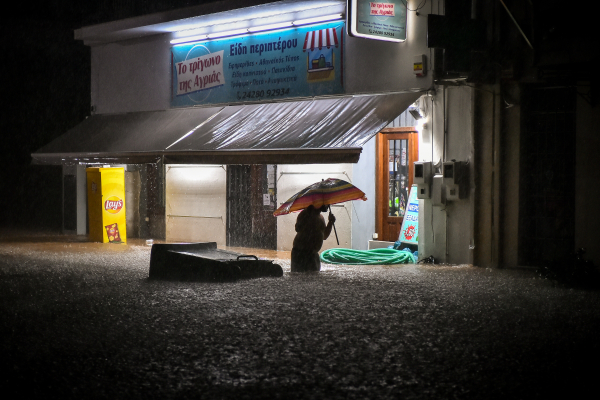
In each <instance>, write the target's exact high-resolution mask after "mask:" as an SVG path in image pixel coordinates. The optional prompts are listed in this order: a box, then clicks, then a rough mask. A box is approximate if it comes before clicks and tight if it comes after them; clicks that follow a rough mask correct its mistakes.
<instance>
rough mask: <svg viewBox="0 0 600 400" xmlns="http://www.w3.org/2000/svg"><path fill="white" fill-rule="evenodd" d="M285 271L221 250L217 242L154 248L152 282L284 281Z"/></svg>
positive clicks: (268, 261)
mask: <svg viewBox="0 0 600 400" xmlns="http://www.w3.org/2000/svg"><path fill="white" fill-rule="evenodd" d="M280 276H283V269H282V268H281V266H280V265H278V264H274V263H273V261H271V260H259V259H258V257H256V256H253V255H246V254H241V253H236V252H233V251H226V250H220V249H217V243H215V242H203V243H167V244H153V245H152V251H151V253H150V274H149V277H150V279H164V280H178V281H201V282H231V281H236V280H238V279H249V278H260V277H280Z"/></svg>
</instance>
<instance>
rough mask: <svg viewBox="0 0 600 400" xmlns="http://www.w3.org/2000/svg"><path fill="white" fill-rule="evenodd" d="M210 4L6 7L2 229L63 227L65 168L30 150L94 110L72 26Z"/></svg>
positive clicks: (85, 60)
mask: <svg viewBox="0 0 600 400" xmlns="http://www.w3.org/2000/svg"><path fill="white" fill-rule="evenodd" d="M204 2H207V1H202V0H196V1H191V0H169V1H165V0H159V1H147V0H101V1H97V2H93V3H92V2H87V1H85V2H84V1H77V0H57V1H39V0H34V1H29V2H17V3H16V4H14V5H11V10H16V11H11V12H5V13H3V14H4V15H3V18H2V24H1V27H0V29H1V32H2V40H1V41H0V46H2V47H1V51H0V54H2V62H1V65H2V67H1V68H2V70H1V72H2V73H1V77H2V78H1V79H2V84H1V88H2V97H1V99H2V107H0V109H1V113H2V114H1V115H0V124H1V125H0V132H1V133H0V141H1V142H0V149H1V152H2V160H3V162H2V168H0V187H1V188H2V195H1V196H0V210H1V211H0V228H2V227H4V228H6V227H36V228H43V229H52V230H58V229H60V227H61V207H62V205H61V204H62V201H61V185H62V183H61V167H58V166H37V165H31V157H30V154H31V153H32V152H34V151H36V150H37V149H39V148H40V147H42V146H43V145H45V144H47V143H49V142H50V141H52V140H53V139H54V138H56V137H58V136H60V135H62V134H63V133H65V132H66V131H67V130H69V129H71V128H72V127H74V126H75V125H77V124H78V123H79V122H81V121H82V120H84V119H85V117H86V116H89V115H90V48H89V47H86V46H84V45H83V43H82V42H80V41H76V40H74V30H75V29H78V28H81V27H83V26H88V25H94V24H97V23H102V22H107V21H111V20H116V19H122V18H127V17H132V16H137V15H144V14H149V13H153V12H159V11H165V10H169V9H173V8H178V7H185V6H189V5H195V4H199V3H204Z"/></svg>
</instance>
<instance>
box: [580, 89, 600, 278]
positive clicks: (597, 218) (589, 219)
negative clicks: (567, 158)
mask: <svg viewBox="0 0 600 400" xmlns="http://www.w3.org/2000/svg"><path fill="white" fill-rule="evenodd" d="M578 90H579V91H580V92H581V93H585V92H586V90H589V88H585V87H583V88H578ZM592 90H593V89H592ZM576 125H577V133H576V167H575V193H574V196H575V247H576V248H581V247H583V248H585V249H586V253H585V255H584V256H583V257H584V258H585V259H586V260H591V261H593V262H594V264H595V265H596V266H600V246H598V236H599V235H598V230H599V227H600V212H599V211H598V206H597V204H596V203H597V202H598V199H600V168H598V149H599V148H600V136H599V135H598V132H599V131H600V105H597V104H596V105H595V106H591V105H590V104H589V103H588V102H586V101H585V100H584V99H583V98H582V96H578V98H577V120H576Z"/></svg>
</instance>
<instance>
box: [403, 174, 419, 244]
mask: <svg viewBox="0 0 600 400" xmlns="http://www.w3.org/2000/svg"><path fill="white" fill-rule="evenodd" d="M398 240H399V241H401V242H402V243H409V244H419V199H417V185H412V187H411V188H410V194H409V195H408V206H407V207H406V212H405V213H404V220H403V221H402V228H401V229H400V237H399V238H398Z"/></svg>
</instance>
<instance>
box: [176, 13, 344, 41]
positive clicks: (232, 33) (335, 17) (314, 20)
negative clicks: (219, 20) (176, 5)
mask: <svg viewBox="0 0 600 400" xmlns="http://www.w3.org/2000/svg"><path fill="white" fill-rule="evenodd" d="M342 18H343V15H342V14H330V15H323V16H320V17H314V18H306V19H299V20H297V21H293V22H289V21H288V22H280V23H276V24H269V25H261V26H253V27H251V28H243V29H235V30H231V31H224V32H215V33H209V34H208V35H194V36H188V37H183V38H177V39H173V40H171V44H182V43H188V42H197V41H200V40H205V39H216V38H221V37H226V36H236V35H243V34H246V33H255V32H263V31H269V30H274V29H281V28H288V27H291V26H300V25H308V24H314V23H317V22H327V21H336V20H339V19H342Z"/></svg>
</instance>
